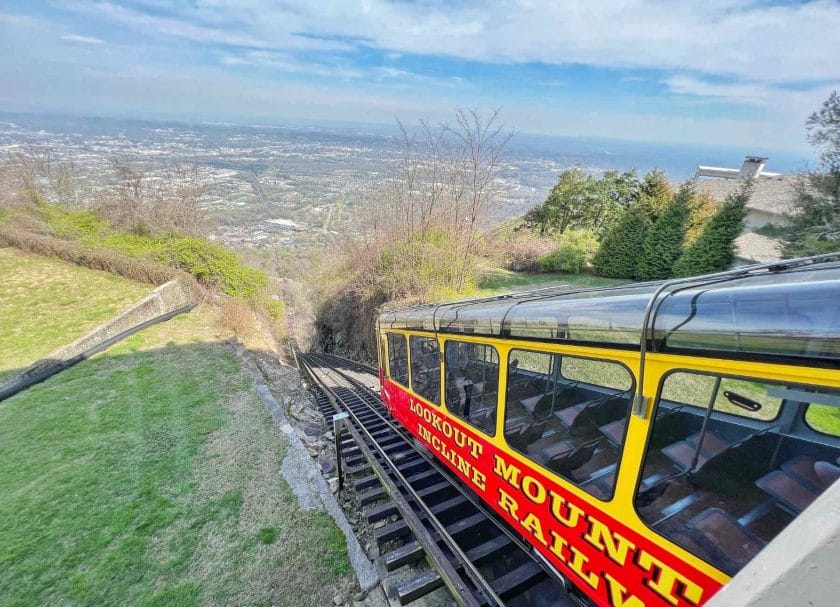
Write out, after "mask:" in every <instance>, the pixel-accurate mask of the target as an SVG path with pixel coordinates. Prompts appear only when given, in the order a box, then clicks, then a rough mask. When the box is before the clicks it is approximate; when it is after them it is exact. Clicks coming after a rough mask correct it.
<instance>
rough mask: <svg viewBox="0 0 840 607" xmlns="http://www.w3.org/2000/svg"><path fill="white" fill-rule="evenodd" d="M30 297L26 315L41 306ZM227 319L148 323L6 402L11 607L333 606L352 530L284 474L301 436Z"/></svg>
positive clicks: (4, 519) (2, 416) (0, 441)
mask: <svg viewBox="0 0 840 607" xmlns="http://www.w3.org/2000/svg"><path fill="white" fill-rule="evenodd" d="M14 256H15V258H16V259H18V260H20V259H27V260H29V257H28V256H18V254H16V253H15V254H14ZM45 263H54V262H53V260H45ZM24 270H25V268H24ZM74 270H75V268H74ZM79 272H81V274H80V275H78V276H75V278H74V279H73V280H74V281H75V282H84V280H101V279H102V277H101V276H99V274H101V273H99V272H92V271H90V270H87V269H80V270H79ZM84 275H87V276H84ZM54 276H55V277H57V278H59V279H60V278H61V277H60V275H56V274H54V273H50V272H48V273H47V274H45V275H42V276H41V277H40V280H41V281H43V282H44V283H49V281H50V279H51V278H52V277H54ZM92 276H95V277H96V278H95V279H94V278H92ZM82 278H84V280H82ZM121 280H122V279H119V281H121ZM119 281H118V282H117V283H114V284H111V283H109V282H108V281H106V282H105V283H103V288H104V289H105V290H107V289H110V290H112V291H113V293H112V294H111V295H112V297H113V301H121V299H120V298H126V300H128V299H131V297H133V296H134V295H135V293H134V292H133V290H132V289H134V288H137V289H139V290H141V291H143V292H147V291H148V289H149V287H148V286H146V285H135V286H134V287H131V286H129V287H126V285H123V284H122V282H119ZM43 286H44V287H46V286H47V285H46V284H44V285H43ZM123 287H126V288H125V289H123ZM67 290H68V289H67V287H66V286H65V287H63V288H62V293H64V291H67ZM76 292H77V293H78V292H79V291H78V290H77V291H76ZM45 293H51V292H49V291H45ZM140 295H141V296H142V293H141V294H140ZM32 297H35V298H36V299H38V298H37V296H35V295H33V296H32ZM50 297H52V295H49V294H48V295H47V296H46V298H50ZM68 297H69V295H68ZM15 301H16V304H15V306H13V312H14V309H17V313H20V315H21V316H22V315H25V312H26V310H25V308H26V307H27V306H29V305H31V304H32V303H33V301H30V299H27V297H25V296H21V297H19V298H18V299H16V300H15ZM27 302H28V303H27ZM34 303H37V302H34ZM56 305H58V304H56ZM44 314H51V315H53V316H60V315H63V314H64V312H62V311H61V310H55V311H52V312H50V311H44ZM217 314H218V313H217V311H215V310H214V309H212V308H210V307H208V306H204V307H202V308H200V309H199V310H197V311H195V312H193V313H190V314H189V315H186V316H183V317H179V318H176V319H174V320H172V321H169V322H167V323H165V324H163V325H160V326H156V327H152V328H150V329H147V330H144V331H142V332H141V333H139V334H137V335H135V336H133V337H131V338H129V339H127V340H126V341H124V342H122V343H120V344H118V345H116V346H114V347H113V348H111V349H109V350H108V351H107V352H105V353H103V354H100V355H97V356H96V357H94V358H92V359H91V360H89V361H85V362H83V363H81V364H79V365H77V366H76V367H73V368H71V369H69V370H67V371H66V372H64V373H62V374H61V375H59V376H56V377H54V378H51V379H50V380H48V381H46V382H44V383H43V384H40V385H37V386H34V387H33V388H31V389H30V390H28V391H26V392H24V393H21V394H19V395H17V396H15V397H13V398H11V399H9V400H7V401H5V402H4V403H2V404H0V486H2V487H3V491H2V492H0V545H2V546H3V550H2V551H0V571H2V572H3V575H2V576H0V605H2V606H4V607H5V606H12V605H15V606H17V605H30V604H57V603H64V604H71V605H72V604H96V605H117V604H136V605H216V604H289V605H291V604H294V605H313V606H314V605H324V604H327V603H329V602H331V597H332V595H333V594H334V593H335V588H336V585H337V584H339V583H340V582H341V581H342V580H343V579H345V578H346V575H347V573H348V571H349V562H348V559H347V554H346V546H345V542H344V537H343V535H342V533H341V531H340V530H339V529H338V527H337V526H336V525H335V523H334V522H333V521H332V519H331V518H330V517H329V515H327V514H326V513H324V512H320V511H303V510H301V509H300V507H299V505H298V503H297V501H296V498H295V497H294V494H293V492H292V491H291V488H290V487H289V486H288V485H287V484H286V483H285V481H283V479H282V477H281V476H280V475H279V473H278V472H279V468H280V464H281V462H282V458H283V456H284V453H285V450H286V448H287V443H286V442H285V439H283V438H282V437H281V436H279V435H278V433H277V432H276V430H275V428H274V425H273V421H272V419H271V417H270V415H269V414H268V413H267V412H266V411H265V410H264V409H263V407H262V406H261V404H260V402H259V401H258V400H257V398H256V396H255V394H254V390H253V384H252V380H251V379H250V378H249V377H248V376H247V375H246V373H245V372H244V371H243V370H242V368H241V366H240V364H239V361H238V360H237V359H236V357H235V356H234V355H233V353H232V352H231V350H230V348H229V347H228V346H227V345H226V344H225V343H224V342H225V340H226V339H227V338H228V337H229V336H230V334H229V332H226V331H223V330H220V329H219V327H218V324H217ZM68 322H69V321H68ZM77 322H80V323H82V324H84V318H79V319H77ZM80 326H81V325H77V326H72V323H70V324H68V325H67V326H66V327H65V328H64V329H61V331H59V333H60V334H61V335H67V336H70V335H75V334H76V333H78V332H79V331H80V329H79V327H80ZM31 336H32V334H30V337H31ZM56 339H63V337H59V336H58V334H57V336H56Z"/></svg>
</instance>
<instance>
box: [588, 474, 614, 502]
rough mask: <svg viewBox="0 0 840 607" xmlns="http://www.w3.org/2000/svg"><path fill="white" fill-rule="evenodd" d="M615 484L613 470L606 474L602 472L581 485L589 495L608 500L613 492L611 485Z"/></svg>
mask: <svg viewBox="0 0 840 607" xmlns="http://www.w3.org/2000/svg"><path fill="white" fill-rule="evenodd" d="M614 484H615V470H613V471H612V472H609V473H608V474H603V475H601V476H599V477H597V478H593V479H592V480H591V481H589V482H587V483H584V484H583V485H581V486H582V487H583V488H584V489H586V491H587V492H588V493H589V494H590V495H594V496H595V497H597V498H598V499H599V500H604V501H606V500H608V499H609V498H610V495H612V492H613V485H614Z"/></svg>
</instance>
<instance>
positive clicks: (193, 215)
mask: <svg viewBox="0 0 840 607" xmlns="http://www.w3.org/2000/svg"><path fill="white" fill-rule="evenodd" d="M111 174H112V181H111V184H110V186H109V187H108V188H106V189H104V190H102V191H100V192H99V194H98V196H97V202H96V204H95V206H96V208H97V209H98V210H99V211H100V212H101V213H102V214H103V215H104V216H105V217H107V218H108V219H110V220H111V221H112V222H114V224H115V225H118V226H119V227H121V228H124V229H126V230H130V231H132V232H136V233H140V234H144V233H164V232H178V233H184V234H196V233H201V232H202V230H203V228H205V227H206V225H205V224H206V219H205V214H204V212H203V210H202V208H201V203H202V201H203V199H204V196H205V194H206V192H207V186H206V184H205V183H204V181H203V180H202V178H201V174H200V171H199V168H198V167H197V166H196V165H194V164H188V163H174V164H172V165H169V166H167V167H165V169H164V171H163V173H162V174H160V175H156V174H154V173H152V172H151V171H149V170H147V169H146V168H143V167H141V166H139V165H137V164H133V163H131V162H129V161H127V160H125V159H121V158H115V159H112V160H111Z"/></svg>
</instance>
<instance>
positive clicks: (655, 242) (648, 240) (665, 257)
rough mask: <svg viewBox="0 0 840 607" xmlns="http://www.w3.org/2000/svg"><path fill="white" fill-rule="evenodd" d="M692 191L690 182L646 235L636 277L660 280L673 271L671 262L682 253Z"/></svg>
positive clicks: (678, 193)
mask: <svg viewBox="0 0 840 607" xmlns="http://www.w3.org/2000/svg"><path fill="white" fill-rule="evenodd" d="M693 194H694V188H693V184H686V185H684V186H683V187H682V188H680V191H679V192H677V194H676V196H674V198H673V199H672V200H671V202H670V204H669V205H668V206H667V207H666V208H665V210H664V211H663V212H662V215H661V216H660V217H659V219H657V220H656V222H655V223H654V224H653V226H651V228H650V229H649V230H647V233H646V234H645V240H644V244H643V247H642V257H641V259H640V261H639V272H638V278H641V279H642V280H663V279H666V278H670V277H671V276H673V274H674V263H676V261H677V259H679V258H680V256H681V255H682V252H683V239H684V238H685V228H686V223H687V222H688V217H689V213H690V210H691V208H690V203H691V199H692V197H693Z"/></svg>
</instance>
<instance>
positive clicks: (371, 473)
mask: <svg viewBox="0 0 840 607" xmlns="http://www.w3.org/2000/svg"><path fill="white" fill-rule="evenodd" d="M297 356H298V360H299V363H300V365H301V369H302V370H303V371H304V373H306V374H307V375H308V376H309V379H310V380H311V383H312V385H313V389H314V391H315V396H316V399H317V403H318V406H319V408H320V410H321V412H322V413H323V414H324V416H325V418H326V419H327V420H331V419H332V417H333V415H334V414H336V413H340V412H346V413H347V414H348V418H347V430H348V432H347V434H346V435H345V436H344V438H343V439H342V440H341V442H340V445H339V452H338V455H339V457H340V458H342V460H343V461H342V465H343V470H344V475H345V479H347V482H352V484H353V488H354V489H355V491H356V495H357V499H358V502H359V507H360V508H363V509H364V516H365V517H366V519H367V521H368V522H369V523H371V524H375V523H377V522H378V521H383V520H384V521H390V522H387V524H385V525H384V526H380V527H378V528H375V529H374V536H375V538H376V541H377V543H378V544H379V546H380V549H381V550H382V553H383V554H382V563H383V566H384V567H385V568H386V570H387V571H395V570H396V569H398V568H400V567H402V566H404V565H408V564H412V563H414V564H417V563H420V562H422V561H423V559H424V558H425V560H426V561H427V562H428V563H429V564H430V565H431V567H432V568H431V569H428V570H425V571H423V570H422V569H421V573H419V574H418V575H416V576H414V577H412V578H410V579H408V580H406V581H404V582H402V583H400V584H399V586H397V587H396V588H395V589H390V590H389V591H388V593H389V596H390V598H391V599H392V600H397V601H399V603H401V604H408V603H410V602H412V601H414V600H416V599H418V598H420V597H422V596H424V595H426V594H428V593H430V592H432V591H433V590H436V589H438V588H440V587H441V586H444V585H445V586H446V587H447V588H448V589H449V591H450V592H451V594H452V596H453V598H454V599H455V600H456V601H457V602H458V603H459V604H461V605H512V606H518V605H535V606H538V607H541V606H549V605H550V606H567V605H568V606H571V605H579V604H580V603H579V602H578V601H576V600H575V599H574V598H573V597H572V596H571V595H570V594H569V593H567V591H566V589H565V587H564V584H563V581H562V579H561V578H560V576H559V574H557V573H556V571H553V570H552V569H551V568H550V566H549V565H547V564H546V563H544V562H543V561H541V560H540V559H539V557H538V556H536V553H535V552H533V551H532V550H531V549H530V548H529V547H528V546H527V544H525V543H524V542H523V541H522V540H521V538H520V537H519V536H518V535H516V533H515V532H513V531H512V530H511V529H510V528H509V527H507V526H506V525H505V523H504V522H503V521H501V520H500V519H498V518H496V517H495V515H494V514H493V513H492V512H490V511H489V510H488V509H486V508H485V507H484V506H483V505H482V504H481V502H480V501H479V500H478V499H477V497H476V496H475V495H474V494H473V493H472V492H470V491H469V489H467V488H466V487H465V486H463V485H462V484H461V483H460V481H459V480H458V479H457V478H455V477H454V476H453V475H452V474H451V473H450V472H449V471H448V470H447V469H446V468H444V466H442V465H441V464H440V463H439V462H438V461H437V460H435V459H434V458H433V457H432V456H431V455H429V454H428V453H427V452H425V451H424V450H423V449H422V447H418V444H417V443H416V441H415V440H414V438H413V437H412V436H411V434H410V433H409V432H408V431H407V430H406V429H405V428H402V427H401V426H399V425H398V424H397V423H395V422H394V421H392V418H391V416H390V414H389V413H388V411H387V410H386V409H385V406H384V405H383V403H382V401H381V400H380V398H379V395H378V394H377V393H376V392H375V391H374V390H373V389H371V387H370V384H372V383H373V380H374V378H375V377H376V376H375V373H376V372H375V370H374V369H372V368H371V367H368V366H367V365H362V364H360V363H356V362H353V361H350V360H348V359H345V358H341V357H338V356H333V355H328V354H301V353H297ZM359 376H362V377H366V378H367V380H368V381H367V384H366V383H365V382H364V381H361V380H360V379H359Z"/></svg>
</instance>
